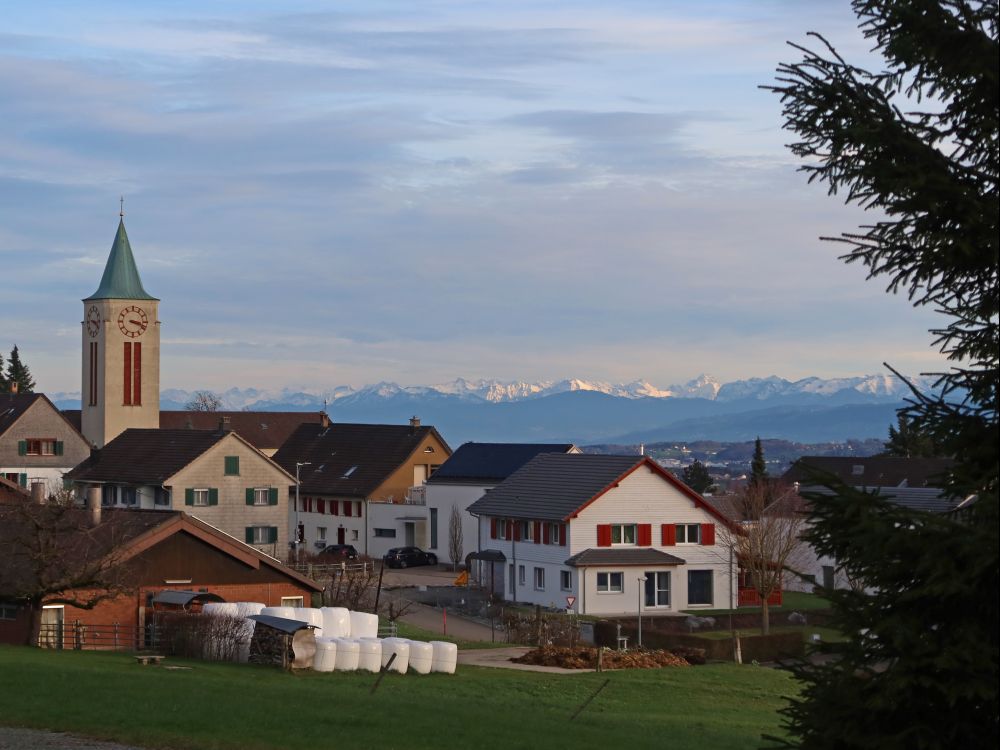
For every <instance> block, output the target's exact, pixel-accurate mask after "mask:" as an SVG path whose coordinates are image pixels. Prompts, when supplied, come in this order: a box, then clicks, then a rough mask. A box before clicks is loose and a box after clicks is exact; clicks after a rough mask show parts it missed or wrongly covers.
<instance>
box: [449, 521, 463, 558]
mask: <svg viewBox="0 0 1000 750" xmlns="http://www.w3.org/2000/svg"><path fill="white" fill-rule="evenodd" d="M462 542H463V539H462V514H461V513H459V512H458V508H456V507H455V506H452V508H451V516H450V517H449V518H448V555H449V556H450V557H451V564H452V569H453V570H458V563H459V562H460V561H461V559H462V552H464V550H463V549H462Z"/></svg>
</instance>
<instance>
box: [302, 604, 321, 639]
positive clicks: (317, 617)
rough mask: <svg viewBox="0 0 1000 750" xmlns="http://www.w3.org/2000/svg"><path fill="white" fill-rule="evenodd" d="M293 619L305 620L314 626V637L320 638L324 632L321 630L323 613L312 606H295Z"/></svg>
mask: <svg viewBox="0 0 1000 750" xmlns="http://www.w3.org/2000/svg"><path fill="white" fill-rule="evenodd" d="M295 619H296V620H301V621H302V622H307V623H309V624H310V625H314V626H315V627H316V637H317V638H320V637H322V636H324V635H326V633H324V632H323V613H322V612H321V611H320V610H318V609H314V608H313V607H296V608H295Z"/></svg>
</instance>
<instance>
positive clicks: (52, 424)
mask: <svg viewBox="0 0 1000 750" xmlns="http://www.w3.org/2000/svg"><path fill="white" fill-rule="evenodd" d="M89 455H90V444H89V443H88V442H87V440H86V439H85V438H84V437H83V435H81V434H80V432H79V430H77V429H76V427H74V426H73V424H72V423H71V422H70V421H69V420H68V419H66V417H65V416H64V415H63V414H62V413H61V412H60V411H59V410H58V409H57V408H56V407H55V406H54V405H53V403H52V402H51V401H49V399H48V398H47V397H46V396H45V395H44V394H41V393H4V394H0V477H3V478H4V479H7V480H8V481H11V482H14V483H16V484H18V485H20V486H21V487H24V488H28V487H30V486H31V485H32V484H33V483H35V482H38V481H40V482H43V483H44V484H45V490H46V492H47V493H50V494H51V493H54V492H58V491H59V490H61V489H62V487H63V475H64V474H65V473H66V472H68V471H69V470H70V469H72V468H73V467H74V466H76V465H77V464H78V463H80V462H81V461H83V460H84V459H85V458H87V457H88V456H89Z"/></svg>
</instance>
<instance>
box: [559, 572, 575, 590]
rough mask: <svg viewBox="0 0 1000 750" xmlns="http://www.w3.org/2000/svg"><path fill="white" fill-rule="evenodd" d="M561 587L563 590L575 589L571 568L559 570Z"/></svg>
mask: <svg viewBox="0 0 1000 750" xmlns="http://www.w3.org/2000/svg"><path fill="white" fill-rule="evenodd" d="M559 588H560V589H562V590H563V591H572V590H573V572H572V571H569V570H560V571H559Z"/></svg>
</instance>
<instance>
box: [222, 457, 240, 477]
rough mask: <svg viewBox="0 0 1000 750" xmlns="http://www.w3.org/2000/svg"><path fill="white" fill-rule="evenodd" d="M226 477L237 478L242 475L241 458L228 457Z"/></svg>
mask: <svg viewBox="0 0 1000 750" xmlns="http://www.w3.org/2000/svg"><path fill="white" fill-rule="evenodd" d="M225 463H226V476H227V477H237V476H239V475H240V457H239V456H226V462H225Z"/></svg>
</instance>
